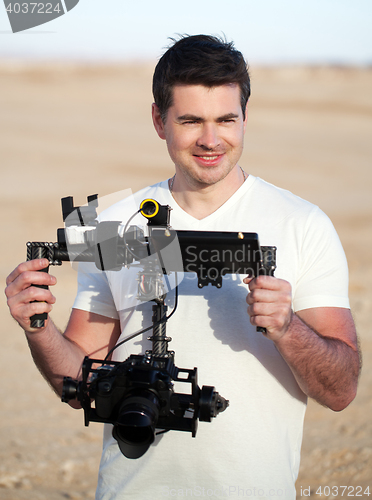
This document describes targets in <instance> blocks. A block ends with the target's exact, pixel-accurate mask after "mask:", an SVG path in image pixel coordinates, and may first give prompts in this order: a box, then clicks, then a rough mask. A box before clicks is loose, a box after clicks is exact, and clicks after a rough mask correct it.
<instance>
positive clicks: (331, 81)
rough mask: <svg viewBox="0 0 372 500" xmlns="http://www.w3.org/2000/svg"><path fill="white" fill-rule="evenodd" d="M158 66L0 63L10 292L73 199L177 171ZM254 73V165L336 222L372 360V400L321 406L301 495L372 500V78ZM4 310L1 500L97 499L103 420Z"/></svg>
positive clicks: (61, 313)
mask: <svg viewBox="0 0 372 500" xmlns="http://www.w3.org/2000/svg"><path fill="white" fill-rule="evenodd" d="M152 68H153V64H143V65H135V64H132V65H131V66H89V65H85V66H84V65H73V64H71V65H68V64H62V65H55V64H39V65H30V64H29V65H26V64H22V63H15V62H9V61H8V62H2V63H1V62H0V89H1V93H0V109H1V112H0V155H1V156H0V157H1V164H0V168H1V179H2V181H1V184H0V193H1V196H0V204H1V211H0V217H1V228H2V238H1V261H0V273H1V280H2V282H3V283H5V278H6V276H7V275H8V274H9V272H10V271H11V270H12V269H13V268H14V267H15V266H16V265H17V264H18V263H19V262H21V261H23V260H24V259H25V255H26V247H25V244H26V242H27V241H56V229H57V228H58V227H61V215H60V198H62V197H64V196H69V195H73V196H74V197H75V202H76V204H78V205H81V204H83V203H84V202H85V200H86V196H87V195H90V194H94V193H99V194H100V196H106V195H110V194H112V193H116V192H118V191H120V190H123V189H127V188H130V189H132V190H133V191H135V190H137V189H138V188H141V187H143V186H145V185H148V184H150V183H153V182H156V181H158V180H162V179H164V178H167V177H170V176H171V175H172V172H173V167H172V164H171V161H170V160H169V158H168V156H167V151H166V146H165V143H164V142H163V141H161V140H159V139H158V137H157V135H156V133H155V131H154V130H153V127H152V123H151V119H150V107H151V102H152V97H151V74H152ZM251 74H252V88H253V90H252V98H251V104H250V109H249V122H248V129H247V138H246V147H245V151H244V154H243V158H242V161H241V165H242V166H243V167H244V168H245V170H246V171H248V172H249V173H251V174H254V175H258V176H260V177H262V178H264V179H265V180H267V181H269V182H273V183H274V184H276V185H279V186H280V187H283V188H285V189H289V190H291V191H293V192H295V193H296V194H297V195H299V196H302V197H303V198H306V199H308V200H309V201H311V202H313V203H316V204H318V205H319V206H320V207H321V208H322V209H323V210H324V211H325V212H326V213H327V214H328V215H329V216H330V217H331V219H332V220H333V222H334V224H335V226H336V229H337V230H338V232H339V235H340V237H341V240H342V243H343V245H344V248H345V251H346V254H347V258H348V262H349V266H350V299H351V305H352V312H353V315H354V318H355V321H356V324H357V329H358V333H359V337H360V341H361V345H362V350H363V357H364V368H363V372H362V376H361V378H360V384H359V392H358V395H357V397H356V399H355V401H354V402H353V403H352V404H351V405H350V406H349V407H348V408H347V409H346V410H344V411H343V412H341V413H334V412H332V411H331V410H328V409H325V408H322V407H320V406H319V405H317V404H316V403H314V402H312V401H310V402H309V407H308V412H307V416H306V421H305V429H304V440H303V448H302V462H301V469H300V474H299V478H298V481H297V493H298V498H305V497H308V496H309V495H311V497H312V498H327V497H328V498H344V497H347V496H359V497H362V498H368V495H367V494H366V493H363V492H364V491H365V489H366V488H367V487H368V486H369V487H370V492H371V493H372V474H371V470H372V422H371V418H370V417H371V409H372V391H371V382H372V364H371V359H372V337H371V333H370V324H371V321H372V312H371V309H372V308H371V298H372V263H371V258H370V257H371V244H372V231H371V228H372V196H371V188H372V168H371V159H372V141H371V137H372V70H371V69H368V68H367V69H366V68H364V69H363V68H343V67H287V68H259V67H252V68H251ZM109 199H112V198H109ZM53 272H54V274H55V275H56V276H57V278H58V285H57V286H56V287H55V291H54V293H55V295H56V297H57V304H56V306H55V308H54V311H53V314H52V316H53V318H54V320H55V322H56V323H57V324H58V325H59V326H60V327H61V328H64V327H65V325H66V322H67V319H68V316H69V311H70V308H71V304H72V302H73V298H74V294H75V289H76V287H75V278H76V274H75V271H74V270H72V269H71V268H70V267H69V265H68V264H66V263H65V264H64V265H63V266H62V267H60V268H54V269H53ZM4 286H5V285H4ZM0 315H1V327H0V342H1V346H2V349H1V354H0V356H1V363H0V401H1V404H0V443H1V446H0V497H1V498H2V499H4V500H21V499H30V498H31V499H33V500H39V499H40V500H41V499H45V500H62V499H66V498H67V499H92V498H94V490H95V484H96V475H97V470H98V463H99V457H100V450H101V434H102V426H101V425H100V424H91V426H90V427H88V428H85V427H84V426H83V415H82V412H79V411H74V410H72V409H70V408H69V407H68V406H67V405H65V404H62V403H60V402H59V400H58V398H57V397H56V396H55V395H54V394H53V392H52V391H51V390H50V389H49V387H48V386H47V384H46V383H45V381H44V380H43V379H42V377H41V376H40V374H39V373H38V371H37V370H36V368H35V367H34V365H33V361H32V360H31V356H30V354H29V351H28V347H27V344H26V341H25V338H24V335H23V332H22V331H21V330H20V329H19V327H18V325H17V324H16V323H15V322H14V320H12V318H11V317H10V315H9V314H8V310H7V307H6V303H5V300H3V301H1V303H0ZM268 473H269V471H268ZM327 486H328V487H330V490H328V489H327V488H325V489H322V490H319V489H318V488H319V487H322V488H324V487H327ZM346 486H347V487H349V489H346V488H342V487H346ZM332 487H334V488H333V489H332ZM336 487H337V488H338V494H337V489H336ZM352 488H354V489H352ZM317 492H318V493H320V492H321V493H322V496H321V495H319V494H318V495H317V494H316V493H317Z"/></svg>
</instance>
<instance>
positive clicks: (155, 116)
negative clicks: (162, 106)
mask: <svg viewBox="0 0 372 500" xmlns="http://www.w3.org/2000/svg"><path fill="white" fill-rule="evenodd" d="M151 113H152V122H153V124H154V127H155V130H156V132H157V133H158V136H159V137H160V139H164V140H165V132H164V123H163V120H162V118H161V115H160V110H159V107H158V106H157V105H156V104H155V103H153V104H152V110H151Z"/></svg>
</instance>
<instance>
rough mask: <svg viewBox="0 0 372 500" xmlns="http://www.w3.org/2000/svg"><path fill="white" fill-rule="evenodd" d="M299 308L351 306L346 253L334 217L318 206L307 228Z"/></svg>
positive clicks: (296, 295) (298, 287) (297, 299)
mask: <svg viewBox="0 0 372 500" xmlns="http://www.w3.org/2000/svg"><path fill="white" fill-rule="evenodd" d="M304 229H305V231H304V239H303V243H302V248H301V252H300V255H301V263H300V270H299V274H298V276H297V281H296V285H295V290H294V294H293V297H294V300H293V308H294V310H295V311H300V310H302V309H309V308H314V307H343V308H349V307H350V304H349V298H348V287H349V273H348V266H347V261H346V256H345V253H344V250H343V248H342V245H341V242H340V239H339V237H338V235H337V233H336V230H335V228H334V227H333V224H332V222H331V221H330V219H329V218H328V217H327V216H326V215H325V214H324V213H323V212H322V211H321V210H320V209H319V208H318V207H315V208H314V210H313V211H312V213H311V215H310V216H309V219H308V221H307V223H306V227H305V228H304Z"/></svg>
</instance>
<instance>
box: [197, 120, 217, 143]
mask: <svg viewBox="0 0 372 500" xmlns="http://www.w3.org/2000/svg"><path fill="white" fill-rule="evenodd" d="M219 144H220V139H219V136H218V130H217V127H216V126H215V125H214V124H211V123H204V124H203V126H202V128H201V133H200V136H199V138H198V140H197V145H198V146H200V147H202V148H205V149H215V148H216V147H217V146H219Z"/></svg>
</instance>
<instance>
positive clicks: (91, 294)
mask: <svg viewBox="0 0 372 500" xmlns="http://www.w3.org/2000/svg"><path fill="white" fill-rule="evenodd" d="M77 281H78V290H77V295H76V298H75V302H74V304H73V306H72V307H73V308H74V309H82V310H83V311H89V312H93V313H96V314H100V315H101V316H107V317H109V318H114V319H119V315H118V312H117V310H116V307H115V303H114V300H113V297H112V293H111V289H110V286H109V284H108V281H107V276H106V273H105V272H104V271H98V270H97V268H96V267H95V265H94V264H93V263H79V271H78V280H77Z"/></svg>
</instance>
